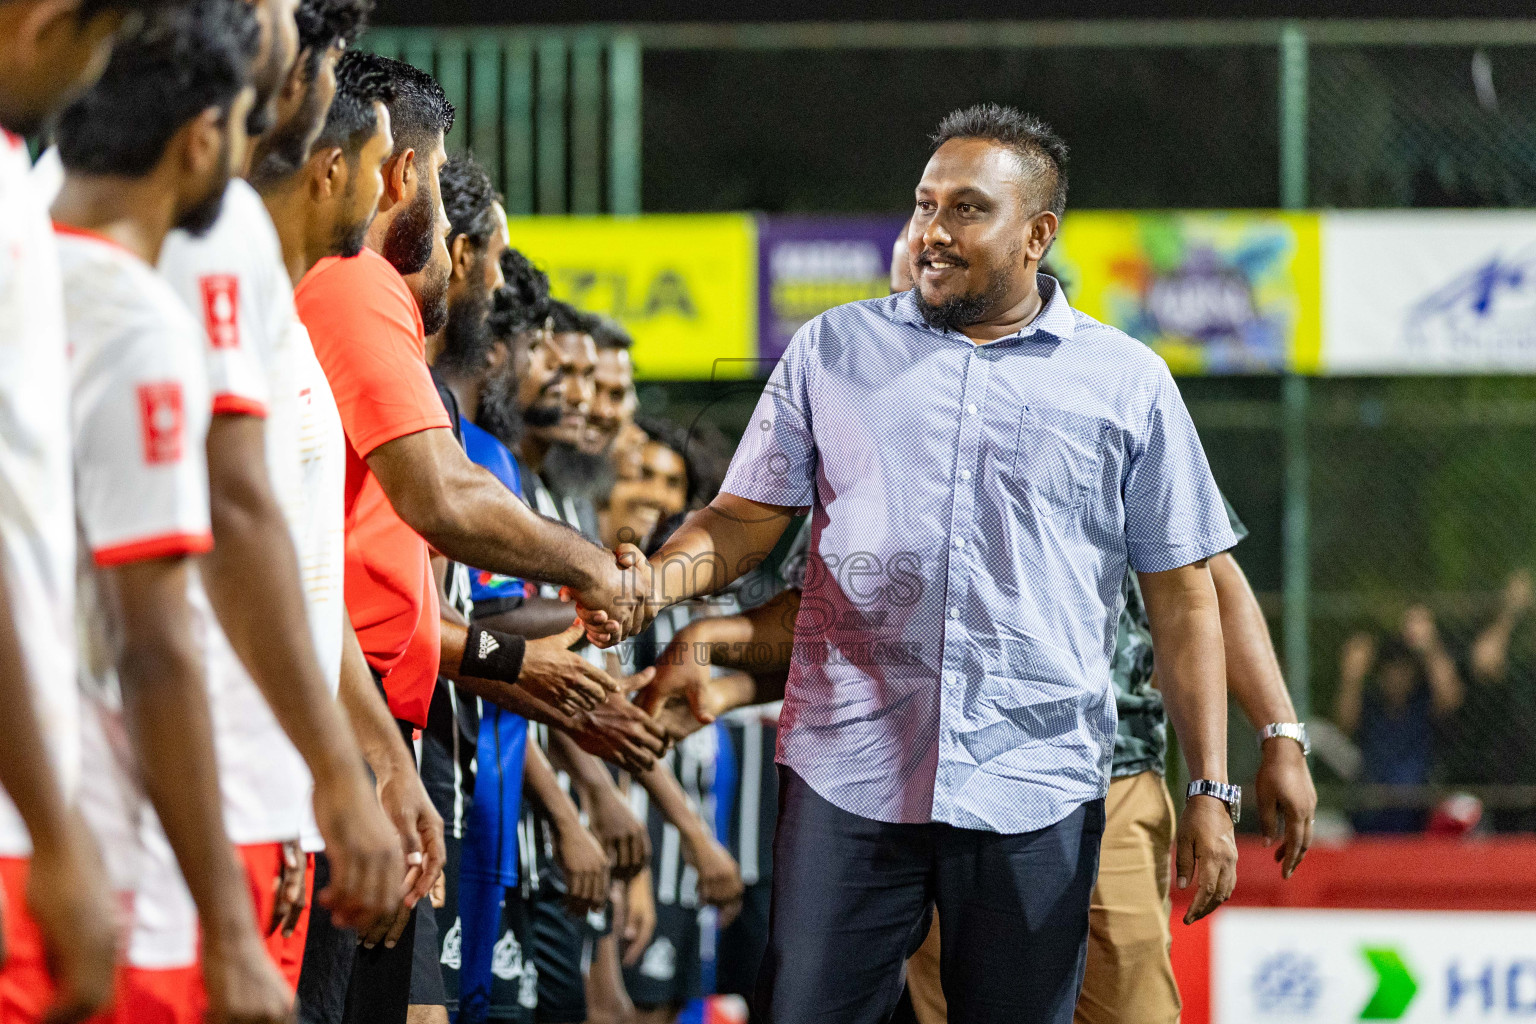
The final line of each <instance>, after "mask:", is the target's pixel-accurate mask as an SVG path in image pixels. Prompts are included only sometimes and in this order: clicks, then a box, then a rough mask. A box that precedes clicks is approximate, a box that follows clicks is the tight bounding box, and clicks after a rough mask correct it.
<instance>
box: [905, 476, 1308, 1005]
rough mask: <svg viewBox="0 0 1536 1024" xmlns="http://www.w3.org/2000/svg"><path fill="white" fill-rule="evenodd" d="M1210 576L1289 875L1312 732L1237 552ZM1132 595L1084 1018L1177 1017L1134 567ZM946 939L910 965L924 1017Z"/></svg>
mask: <svg viewBox="0 0 1536 1024" xmlns="http://www.w3.org/2000/svg"><path fill="white" fill-rule="evenodd" d="M1227 513H1228V515H1229V517H1230V518H1231V520H1232V529H1233V532H1234V533H1236V534H1237V536H1238V539H1239V540H1241V539H1242V538H1243V537H1245V536H1246V535H1247V532H1248V531H1247V528H1246V527H1244V526H1243V524H1242V522H1241V521H1240V520H1239V519H1238V518H1237V514H1236V513H1235V512H1234V511H1233V510H1232V507H1231V505H1230V504H1229V505H1228V506H1227ZM1211 575H1212V577H1213V578H1214V579H1215V582H1216V593H1217V599H1218V601H1219V602H1220V604H1221V626H1222V631H1223V633H1224V634H1225V638H1226V639H1225V644H1226V654H1227V688H1228V691H1229V692H1230V693H1231V694H1232V696H1234V697H1236V698H1237V701H1238V703H1239V704H1240V705H1241V706H1242V709H1243V713H1244V715H1246V716H1247V718H1248V720H1249V722H1251V723H1252V724H1253V726H1254V727H1255V728H1256V729H1258V730H1259V733H1260V742H1261V745H1262V749H1263V763H1262V765H1261V766H1260V768H1259V774H1258V780H1257V782H1258V785H1257V791H1258V794H1257V795H1258V804H1259V813H1260V816H1261V818H1262V820H1263V826H1264V838H1265V842H1266V844H1268V843H1273V842H1275V841H1276V840H1278V841H1279V843H1280V846H1279V848H1278V849H1277V850H1276V852H1275V859H1276V860H1277V861H1278V862H1279V863H1280V869H1281V872H1282V873H1283V874H1284V876H1285V877H1287V878H1289V877H1290V876H1291V873H1292V872H1294V871H1295V870H1296V866H1297V865H1298V864H1300V863H1301V858H1302V856H1303V855H1304V854H1305V853H1306V851H1307V846H1308V844H1309V843H1310V842H1311V840H1312V816H1313V813H1314V811H1315V810H1316V807H1317V794H1316V792H1315V790H1314V789H1313V787H1312V776H1311V773H1310V772H1309V771H1308V770H1307V762H1306V752H1305V743H1306V732H1305V729H1304V728H1303V727H1302V726H1301V725H1300V723H1298V722H1297V721H1296V712H1295V710H1294V709H1293V708H1292V706H1291V699H1290V695H1289V694H1288V693H1287V692H1286V688H1285V680H1284V679H1283V678H1282V677H1281V675H1280V666H1279V663H1278V662H1277V661H1276V659H1275V654H1274V647H1273V645H1272V644H1271V642H1270V638H1269V630H1268V627H1267V626H1266V625H1265V622H1264V613H1263V612H1262V610H1261V609H1260V608H1259V605H1258V601H1257V600H1256V599H1255V598H1254V596H1253V591H1252V589H1251V588H1250V587H1249V586H1248V580H1247V578H1246V577H1245V576H1244V575H1243V571H1242V569H1241V568H1240V567H1239V566H1238V564H1237V561H1236V559H1234V558H1233V557H1232V554H1231V552H1227V553H1225V554H1222V555H1218V556H1217V557H1215V558H1213V559H1211ZM1125 599H1126V600H1125V611H1124V612H1123V613H1122V614H1121V616H1120V622H1119V625H1118V629H1117V635H1116V638H1115V656H1114V660H1113V662H1112V663H1111V671H1112V672H1113V676H1114V684H1115V704H1116V708H1117V710H1118V711H1119V715H1120V724H1119V731H1118V732H1117V733H1116V736H1115V754H1114V766H1113V769H1112V772H1111V775H1112V779H1111V782H1110V786H1109V797H1108V799H1107V800H1106V802H1105V816H1106V821H1105V826H1104V839H1103V844H1102V846H1101V847H1100V852H1099V877H1098V882H1097V884H1096V885H1095V886H1094V889H1093V899H1092V903H1091V905H1090V909H1089V916H1088V966H1087V970H1086V972H1085V973H1084V976H1083V990H1082V994H1081V996H1080V997H1079V998H1078V1003H1077V1014H1076V1017H1075V1022H1076V1024H1174V1022H1176V1021H1178V1019H1179V1010H1180V1001H1179V989H1178V986H1177V985H1176V984H1175V982H1174V978H1173V964H1172V961H1171V960H1170V958H1169V951H1170V948H1171V946H1172V944H1173V935H1172V932H1171V930H1170V928H1169V915H1170V914H1171V912H1172V899H1171V892H1172V890H1171V885H1170V883H1171V882H1172V881H1173V877H1172V867H1173V865H1172V857H1171V851H1172V849H1173V841H1174V821H1175V811H1174V806H1173V800H1172V798H1171V797H1170V796H1169V793H1168V786H1167V784H1166V783H1165V781H1164V778H1163V774H1164V771H1165V768H1166V758H1167V728H1168V727H1167V721H1166V717H1165V715H1164V713H1163V703H1162V697H1161V695H1160V694H1159V693H1158V691H1157V686H1156V680H1155V678H1154V676H1153V657H1152V637H1151V634H1150V633H1149V632H1148V629H1147V620H1146V614H1145V611H1144V610H1143V608H1142V604H1141V592H1140V590H1139V589H1138V588H1137V585H1136V580H1135V578H1134V576H1132V575H1131V574H1129V573H1128V574H1127V575H1126V581H1125ZM1276 727H1279V728H1276ZM1282 819H1283V825H1282ZM939 942H940V931H939V921H938V918H937V916H935V918H934V922H933V927H932V928H931V929H930V930H929V932H928V937H927V939H926V940H925V941H924V942H923V945H922V946H921V947H920V948H919V949H918V951H917V952H916V953H915V954H914V955H913V956H912V958H911V959H910V960H909V961H908V963H907V991H908V993H909V995H910V996H911V999H912V1009H913V1011H914V1013H915V1014H916V1016H917V1019H918V1021H919V1022H920V1024H945V1022H946V1019H947V1016H946V1009H945V1001H944V992H943V989H942V988H941V985H940V977H939Z"/></svg>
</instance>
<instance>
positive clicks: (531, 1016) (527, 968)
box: [488, 887, 586, 1024]
mask: <svg viewBox="0 0 1536 1024" xmlns="http://www.w3.org/2000/svg"><path fill="white" fill-rule="evenodd" d="M502 893H503V897H502V904H501V934H500V935H498V936H497V938H496V948H495V949H494V950H493V951H492V954H491V1012H490V1016H489V1018H488V1019H489V1020H493V1021H498V1022H501V1024H535V1022H536V1021H539V1020H541V1019H542V1018H540V1017H539V1015H538V1007H539V979H540V978H541V977H542V975H541V974H540V973H539V966H538V963H537V962H536V961H537V957H536V954H535V952H534V942H533V939H532V935H531V934H530V930H531V922H530V921H529V920H528V904H527V903H526V902H524V900H523V895H522V892H521V891H520V890H519V889H517V888H516V887H513V888H510V889H504V890H502ZM581 998H582V1001H583V1003H585V1000H586V988H585V987H583V988H582V992H581ZM581 1019H583V1020H584V1019H585V1018H581Z"/></svg>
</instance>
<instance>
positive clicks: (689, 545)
mask: <svg viewBox="0 0 1536 1024" xmlns="http://www.w3.org/2000/svg"><path fill="white" fill-rule="evenodd" d="M795 511H796V510H795V509H794V508H790V507H788V506H784V505H764V504H763V503H762V502H758V501H751V500H749V499H747V498H742V497H739V496H737V495H735V494H728V493H726V492H724V491H722V492H721V493H719V494H717V495H716V496H715V500H714V501H711V502H710V503H709V504H708V505H707V506H705V507H704V508H701V509H699V510H698V511H697V512H694V513H693V514H691V515H690V516H688V518H687V519H685V520H683V524H682V525H681V526H679V527H678V528H677V531H676V532H675V533H673V534H672V536H671V537H669V538H668V539H667V542H666V544H664V545H662V547H661V550H660V551H658V552H656V554H654V555H652V556H651V559H650V566H651V569H652V580H651V590H650V600H651V601H652V603H653V604H655V606H656V607H657V609H658V610H659V609H660V608H663V607H666V606H667V605H671V604H676V603H677V602H679V601H686V600H688V599H689V598H693V597H702V596H704V595H705V594H713V593H716V592H718V591H720V590H722V589H724V588H725V587H726V586H728V585H730V584H731V583H732V582H734V581H735V580H737V579H739V578H740V577H742V576H744V575H745V574H747V573H748V572H751V571H752V570H753V569H755V568H757V566H758V565H760V564H762V562H763V560H764V559H765V558H767V557H768V556H769V555H770V554H772V552H773V548H774V545H776V544H778V542H779V538H780V537H782V536H783V535H784V529H785V527H787V526H788V525H789V522H790V520H791V519H792V518H794V514H795ZM619 550H620V551H621V552H624V551H628V552H631V553H632V554H633V555H634V556H639V554H640V552H639V549H638V548H636V547H635V546H634V545H633V544H624V545H620V546H619Z"/></svg>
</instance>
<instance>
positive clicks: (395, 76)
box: [357, 51, 454, 154]
mask: <svg viewBox="0 0 1536 1024" xmlns="http://www.w3.org/2000/svg"><path fill="white" fill-rule="evenodd" d="M357 53H358V56H359V58H360V59H361V60H362V61H363V62H364V63H365V64H366V65H367V66H368V67H370V68H373V69H377V70H378V71H380V72H382V73H383V74H385V75H387V76H389V79H390V81H391V82H392V83H393V84H394V87H395V97H394V99H392V100H389V101H388V102H387V103H386V104H385V106H387V107H389V123H390V129H391V130H392V131H393V132H394V134H395V151H396V152H397V153H398V152H402V151H404V150H407V149H414V150H415V151H416V152H417V153H419V154H430V152H431V151H432V149H433V147H434V146H435V144H436V142H437V139H438V136H439V135H447V134H448V133H449V132H450V131H452V130H453V114H454V111H453V104H452V103H450V102H448V94H447V93H445V92H443V87H442V86H440V85H438V84H437V79H435V78H433V77H432V76H431V75H429V74H427V73H426V72H425V71H422V70H421V69H420V68H418V67H415V66H413V65H411V64H407V63H405V62H404V61H400V60H394V59H392V58H389V57H381V56H379V55H378V54H376V53H365V52H363V51H357Z"/></svg>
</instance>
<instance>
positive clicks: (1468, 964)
mask: <svg viewBox="0 0 1536 1024" xmlns="http://www.w3.org/2000/svg"><path fill="white" fill-rule="evenodd" d="M1211 1019H1212V1024H1301V1022H1306V1024H1344V1022H1346V1021H1348V1022H1355V1021H1361V1020H1401V1021H1405V1022H1409V1024H1440V1022H1446V1024H1453V1022H1454V1024H1460V1022H1465V1021H1491V1022H1501V1021H1531V1020H1533V1019H1536V913H1451V912H1444V913H1438V912H1422V913H1421V912H1409V911H1388V910H1376V911H1365V910H1281V909H1269V908H1265V909H1246V908H1229V909H1226V910H1223V911H1222V912H1221V913H1220V914H1218V915H1217V916H1216V917H1215V919H1214V920H1213V922H1212V925H1211Z"/></svg>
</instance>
